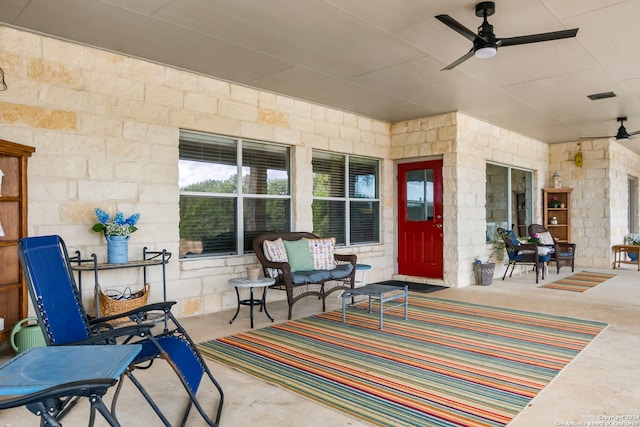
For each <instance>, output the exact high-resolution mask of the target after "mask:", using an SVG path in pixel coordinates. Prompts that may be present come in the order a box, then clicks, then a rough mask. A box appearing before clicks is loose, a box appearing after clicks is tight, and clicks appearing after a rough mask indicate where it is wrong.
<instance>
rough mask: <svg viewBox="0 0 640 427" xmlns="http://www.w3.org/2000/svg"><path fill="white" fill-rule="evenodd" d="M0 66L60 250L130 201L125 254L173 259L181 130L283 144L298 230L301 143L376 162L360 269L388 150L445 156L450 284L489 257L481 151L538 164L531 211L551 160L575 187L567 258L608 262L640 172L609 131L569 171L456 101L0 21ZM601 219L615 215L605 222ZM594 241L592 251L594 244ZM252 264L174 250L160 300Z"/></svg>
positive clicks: (387, 200)
mask: <svg viewBox="0 0 640 427" xmlns="http://www.w3.org/2000/svg"><path fill="white" fill-rule="evenodd" d="M0 66H1V67H2V68H3V69H4V71H5V73H6V79H7V82H8V85H9V90H7V91H6V92H0V122H1V123H2V124H3V126H2V127H1V128H0V138H2V139H6V140H9V141H14V142H17V143H21V144H26V145H31V146H34V147H36V149H37V151H36V153H35V154H34V155H33V157H32V158H31V159H30V166H29V182H30V183H29V232H30V234H31V235H43V234H53V233H55V234H60V235H62V237H63V238H64V239H65V241H66V242H67V244H68V246H69V249H70V250H72V251H75V250H81V251H82V253H83V254H84V255H89V254H91V253H94V252H95V253H96V254H97V255H98V257H99V259H100V260H104V259H105V258H106V248H105V245H104V243H103V241H102V238H101V236H100V235H98V234H97V233H93V232H91V231H90V230H89V229H90V227H91V225H92V224H93V223H94V222H95V217H94V215H93V209H94V208H95V207H97V206H100V207H102V208H104V209H106V210H108V211H110V212H113V211H115V210H116V209H119V210H122V211H124V212H125V213H127V214H129V213H132V212H140V213H141V215H142V216H141V222H140V224H139V225H140V227H139V231H137V232H136V233H135V234H134V235H133V236H132V239H131V244H130V251H131V254H132V257H135V254H136V253H141V251H142V247H143V246H147V247H148V248H149V249H150V250H159V249H163V248H164V249H167V250H169V251H171V252H173V253H174V254H176V257H177V253H178V240H179V239H178V221H179V212H178V200H179V190H178V183H177V180H178V168H177V159H178V135H179V130H180V129H181V128H184V129H191V130H197V131H203V132H211V133H219V134H226V135H231V136H235V137H244V138H252V139H259V140H265V141H273V142H278V143H284V144H289V145H290V146H291V147H292V158H293V173H292V176H293V177H294V181H293V182H292V186H293V209H292V212H293V225H292V226H293V229H294V230H310V229H311V228H312V227H311V200H312V196H311V189H312V183H313V180H312V174H311V167H310V163H311V155H312V149H313V148H318V149H323V150H331V151H335V152H341V153H346V154H356V155H366V156H372V157H376V158H379V159H380V160H381V179H380V194H381V197H382V198H381V207H382V212H381V243H380V244H377V245H365V246H356V247H352V248H348V249H347V251H348V252H354V253H356V254H357V255H358V257H359V261H361V262H365V263H369V264H372V265H373V266H374V269H373V270H372V271H371V272H370V273H368V275H367V280H368V281H375V280H381V279H386V278H389V277H391V276H392V275H393V273H394V272H395V254H396V252H395V248H394V241H395V216H394V212H395V162H396V161H413V160H418V159H426V158H436V157H437V158H442V159H443V164H444V170H443V177H444V217H445V218H444V233H445V240H444V259H445V265H444V272H445V273H444V274H445V279H444V281H442V282H443V284H445V285H446V286H452V287H459V286H466V285H469V284H472V283H473V275H472V263H471V262H472V260H473V258H474V257H475V256H480V257H482V258H484V259H486V258H488V256H489V254H490V252H491V247H490V245H487V244H486V242H485V223H486V218H485V208H484V207H485V200H486V194H485V193H486V191H485V178H486V162H488V161H490V162H495V163H498V164H502V165H511V166H515V167H519V168H523V169H528V170H533V171H534V188H535V189H536V194H535V198H534V204H535V206H536V207H537V208H536V209H535V214H534V220H535V221H537V222H541V220H542V213H541V208H540V203H541V192H540V191H539V189H540V188H542V187H544V186H545V185H548V181H549V179H550V175H551V173H553V170H555V169H558V170H559V171H560V173H561V174H562V175H563V179H564V180H565V185H567V186H572V187H573V188H575V190H574V199H573V200H575V201H576V202H575V204H574V210H573V212H574V217H573V218H572V227H573V231H572V233H573V236H575V237H576V239H578V241H577V243H578V244H579V247H580V252H579V254H580V255H579V264H582V265H589V266H591V265H593V266H596V265H601V264H603V261H602V260H603V259H604V260H607V259H608V260H610V248H609V246H610V244H612V243H614V242H619V241H620V240H621V238H622V236H623V235H624V234H625V232H626V231H625V229H626V225H625V224H626V205H624V202H623V199H624V198H626V178H627V176H631V175H633V176H635V175H634V173H635V172H634V171H637V170H640V169H639V168H638V166H639V164H638V163H639V161H638V156H636V155H633V154H630V152H628V150H626V149H624V147H622V146H620V147H617V146H615V147H614V148H611V149H609V151H608V150H607V148H606V147H607V146H608V142H603V141H599V142H597V141H594V142H592V143H589V142H585V143H583V152H584V153H585V167H584V168H583V169H582V170H576V171H574V170H573V169H571V166H570V160H571V159H572V157H571V156H570V153H571V152H572V150H573V149H574V148H575V143H573V144H556V145H551V146H548V145H546V144H544V143H541V142H539V141H536V140H532V139H530V138H526V137H523V136H521V135H518V134H516V133H514V132H510V131H508V130H505V129H501V128H499V127H497V126H493V125H491V124H488V123H485V122H482V121H480V120H477V119H475V118H473V117H470V116H467V115H465V114H462V113H448V114H440V115H436V116H433V117H428V118H423V119H417V120H411V121H406V122H401V123H396V124H393V125H390V124H388V123H385V122H380V121H376V120H372V119H369V118H366V117H361V116H358V115H355V114H350V113H345V112H341V111H338V110H334V109H331V108H326V107H323V106H318V105H314V104H311V103H309V102H305V101H302V100H296V99H292V98H288V97H284V96H279V95H275V94H272V93H267V92H262V91H258V90H254V89H251V88H246V87H243V86H239V85H236V84H232V83H228V82H223V81H220V80H216V79H212V78H208V77H205V76H201V75H197V74H193V73H188V72H184V71H180V70H176V69H173V68H170V67H165V66H161V65H157V64H152V63H149V62H145V61H141V60H137V59H132V58H128V57H125V56H122V55H118V54H114V53H109V52H104V51H100V50H96V49H92V48H88V47H84V46H80V45H76V44H72V43H68V42H64V41H59V40H55V39H51V38H48V37H43V36H40V35H34V34H31V33H27V32H23V31H18V30H15V29H10V28H6V27H0ZM549 161H551V166H549V164H548V162H549ZM611 162H615V164H616V166H615V167H611V166H610V163H611ZM607 168H608V169H607ZM569 172H570V173H569ZM594 186H596V187H594ZM610 187H611V188H613V187H615V190H612V191H611V192H615V195H614V196H615V197H611V194H610V190H609V188H610ZM623 189H624V190H623ZM614 199H615V200H614ZM612 200H614V201H612ZM623 211H624V212H623ZM608 215H615V218H613V219H610V220H609V221H608V224H607V220H606V217H607V216H608ZM577 218H580V219H579V220H578V219H577ZM577 221H581V222H584V224H582V223H581V224H579V223H578V222H577ZM607 227H611V233H609V232H608V231H607V230H608V229H607ZM607 233H609V235H608V236H607ZM586 236H589V237H586ZM593 236H596V237H593ZM602 236H605V238H604V239H603V238H602ZM589 239H595V241H593V240H589ZM596 241H597V244H599V245H600V247H599V248H598V249H596V246H592V244H594V243H596ZM587 248H589V249H588V250H587ZM607 251H609V252H607ZM607 253H609V257H608V258H607V256H606V255H607ZM598 262H600V263H601V264H597V263H598ZM607 262H608V261H607ZM255 263H256V260H255V257H254V256H253V255H246V256H233V257H220V258H203V259H197V260H188V261H179V260H177V259H176V258H174V259H173V260H172V261H171V262H170V263H169V264H168V266H167V281H168V297H169V299H175V300H177V301H178V314H179V315H182V316H186V315H193V314H199V313H205V312H215V311H219V310H222V309H226V308H230V307H233V306H235V295H234V294H233V291H232V290H231V289H229V287H228V286H227V280H228V279H229V278H231V277H237V276H240V275H242V274H243V272H244V270H245V268H246V267H247V266H251V265H254V264H255ZM107 274H109V276H107ZM499 274H501V271H500V270H499V269H497V271H496V275H499ZM103 277H104V282H103V286H105V287H110V286H111V284H113V283H119V284H121V285H122V286H126V285H128V284H132V283H137V282H139V281H140V280H141V272H133V271H130V270H119V271H113V272H109V273H104V275H101V276H100V280H101V282H102V281H103ZM148 281H150V282H151V283H152V286H153V287H154V291H152V295H151V299H152V300H158V299H160V298H161V292H160V290H159V284H160V269H159V268H155V269H154V268H152V269H149V277H148ZM423 281H426V279H425V280H423ZM429 282H431V283H433V282H434V281H429ZM436 282H437V281H436ZM84 284H85V286H86V287H85V291H86V292H85V299H90V297H91V295H92V292H91V291H90V288H91V287H92V284H93V283H92V281H91V277H86V276H85V279H84ZM87 289H89V290H87ZM275 295H277V294H275V293H274V294H272V296H271V297H270V298H274V297H275ZM282 297H283V296H282Z"/></svg>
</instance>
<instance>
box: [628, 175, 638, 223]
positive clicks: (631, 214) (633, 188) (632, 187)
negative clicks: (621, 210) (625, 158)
mask: <svg viewBox="0 0 640 427" xmlns="http://www.w3.org/2000/svg"><path fill="white" fill-rule="evenodd" d="M637 188H638V181H637V180H636V179H635V178H629V211H628V214H627V215H628V216H627V218H628V219H627V224H628V228H629V233H637V232H638V225H637V224H638V212H637V208H636V206H637V202H636V200H637V198H636V194H637V191H638V190H637Z"/></svg>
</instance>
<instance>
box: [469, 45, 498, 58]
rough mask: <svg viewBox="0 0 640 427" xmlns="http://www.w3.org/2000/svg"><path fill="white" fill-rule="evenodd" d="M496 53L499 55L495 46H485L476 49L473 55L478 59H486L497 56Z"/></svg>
mask: <svg viewBox="0 0 640 427" xmlns="http://www.w3.org/2000/svg"><path fill="white" fill-rule="evenodd" d="M496 53H498V49H497V48H496V47H495V46H485V47H481V48H478V49H476V50H475V52H474V53H473V54H474V55H475V57H476V58H479V59H486V58H492V57H494V56H496Z"/></svg>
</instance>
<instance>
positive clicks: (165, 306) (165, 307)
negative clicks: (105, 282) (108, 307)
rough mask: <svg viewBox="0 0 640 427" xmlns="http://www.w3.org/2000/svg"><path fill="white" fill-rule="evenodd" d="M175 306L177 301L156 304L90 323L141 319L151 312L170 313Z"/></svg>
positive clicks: (100, 318) (90, 322)
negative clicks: (127, 318)
mask: <svg viewBox="0 0 640 427" xmlns="http://www.w3.org/2000/svg"><path fill="white" fill-rule="evenodd" d="M175 304H176V302H175V301H164V302H155V303H152V304H147V305H143V306H142V307H138V308H134V309H133V310H129V311H125V312H124V313H119V314H114V315H112V316H105V317H97V318H95V319H91V320H90V321H89V324H90V325H92V326H93V325H97V324H99V323H107V322H110V321H111V320H116V319H122V318H124V317H129V318H132V317H133V318H139V317H141V315H144V314H146V313H148V312H150V311H163V312H168V311H170V310H171V307H173V306H174V305H175Z"/></svg>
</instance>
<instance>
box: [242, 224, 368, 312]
mask: <svg viewBox="0 0 640 427" xmlns="http://www.w3.org/2000/svg"><path fill="white" fill-rule="evenodd" d="M280 239H281V240H282V241H281V240H280ZM301 239H306V241H307V243H306V244H309V243H308V242H311V243H310V246H309V248H310V249H309V250H310V253H313V252H314V248H315V253H313V260H314V268H313V269H310V270H298V271H296V269H295V268H293V269H292V267H291V264H290V263H289V260H288V258H287V257H286V255H283V254H281V253H277V252H279V251H280V252H281V248H282V247H283V244H285V243H286V244H287V245H291V244H301V242H300V240H301ZM333 241H334V240H333V239H321V238H319V237H318V236H316V235H315V234H312V233H306V232H269V233H263V234H260V235H258V236H257V237H256V238H255V239H254V240H253V250H254V251H255V254H256V256H257V257H258V261H260V264H262V268H263V270H264V274H265V276H267V277H273V278H274V279H275V281H276V282H275V284H274V285H273V286H272V288H276V289H280V290H284V291H286V292H287V303H288V304H289V317H288V318H289V320H291V311H292V307H293V304H295V303H296V301H298V300H299V299H301V298H304V297H306V296H310V295H313V296H317V297H319V298H320V299H322V311H325V310H326V301H325V300H326V297H327V295H329V294H330V293H332V292H334V291H337V290H343V289H351V288H353V287H354V283H355V274H356V260H357V257H356V255H341V254H337V253H335V252H334V251H333V247H334V245H333V244H332V243H331V242H333ZM314 245H315V246H314ZM305 247H306V246H305ZM274 252H276V253H275V254H274ZM320 258H322V259H320ZM322 261H324V262H325V264H324V265H321V264H322ZM318 265H320V267H319V268H316V267H318ZM292 270H294V271H292Z"/></svg>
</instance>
